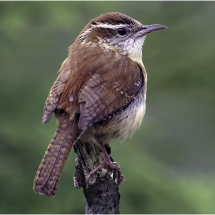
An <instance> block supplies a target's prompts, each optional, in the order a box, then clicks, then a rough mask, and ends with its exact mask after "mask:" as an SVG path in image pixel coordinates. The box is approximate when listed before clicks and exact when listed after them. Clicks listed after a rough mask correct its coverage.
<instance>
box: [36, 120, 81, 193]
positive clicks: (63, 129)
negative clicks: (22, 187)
mask: <svg viewBox="0 0 215 215" xmlns="http://www.w3.org/2000/svg"><path fill="white" fill-rule="evenodd" d="M74 118H75V117H74ZM77 133H78V122H77V119H74V120H72V121H70V120H69V117H62V118H61V120H60V123H59V125H58V128H57V130H56V132H55V135H54V137H53V138H52V140H51V143H50V144H49V146H48V148H47V150H46V153H45V155H44V157H43V159H42V161H41V163H40V166H39V168H38V170H37V173H36V176H35V179H34V184H33V189H34V191H35V192H37V193H39V194H44V195H46V196H54V195H55V192H56V190H57V186H58V182H59V180H60V176H61V173H62V170H63V167H64V164H65V162H66V159H67V157H68V155H69V152H70V150H71V148H72V146H73V144H74V142H75V140H76V138H77Z"/></svg>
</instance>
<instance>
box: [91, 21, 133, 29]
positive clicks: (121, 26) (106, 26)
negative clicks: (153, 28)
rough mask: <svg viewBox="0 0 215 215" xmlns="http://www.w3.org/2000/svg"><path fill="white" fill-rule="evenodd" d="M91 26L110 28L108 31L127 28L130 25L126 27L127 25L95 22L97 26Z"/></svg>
mask: <svg viewBox="0 0 215 215" xmlns="http://www.w3.org/2000/svg"><path fill="white" fill-rule="evenodd" d="M92 26H93V27H94V28H110V29H117V28H123V27H124V28H125V27H129V26H130V25H127V24H118V25H113V24H109V23H101V22H97V25H92Z"/></svg>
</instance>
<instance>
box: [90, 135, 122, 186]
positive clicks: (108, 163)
mask: <svg viewBox="0 0 215 215" xmlns="http://www.w3.org/2000/svg"><path fill="white" fill-rule="evenodd" d="M96 141H97V142H96V145H97V146H98V147H99V149H100V150H101V151H102V154H103V158H104V160H103V162H102V163H101V164H100V165H99V166H98V167H96V168H95V169H93V170H92V171H91V172H90V174H89V176H88V178H87V183H88V182H89V179H90V178H91V177H92V176H93V175H94V174H95V173H96V172H97V171H98V170H100V169H102V168H105V167H110V168H111V169H115V170H117V171H118V172H119V173H121V172H120V166H119V164H118V163H116V162H113V161H111V158H110V155H109V154H108V152H107V150H106V148H105V145H104V144H103V143H102V142H101V141H100V140H98V139H96Z"/></svg>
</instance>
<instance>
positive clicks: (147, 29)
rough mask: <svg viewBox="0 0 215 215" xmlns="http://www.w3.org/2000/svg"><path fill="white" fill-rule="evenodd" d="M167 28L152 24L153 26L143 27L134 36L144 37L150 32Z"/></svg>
mask: <svg viewBox="0 0 215 215" xmlns="http://www.w3.org/2000/svg"><path fill="white" fill-rule="evenodd" d="M165 28H167V26H165V25H160V24H153V25H143V26H142V28H141V29H140V30H139V31H138V32H137V33H136V34H135V37H141V36H144V35H146V34H148V33H150V32H153V31H158V30H162V29H165Z"/></svg>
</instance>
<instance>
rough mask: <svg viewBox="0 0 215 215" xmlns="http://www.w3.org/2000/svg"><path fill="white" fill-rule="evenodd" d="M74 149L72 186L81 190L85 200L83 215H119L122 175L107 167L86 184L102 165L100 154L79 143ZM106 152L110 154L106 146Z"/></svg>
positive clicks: (94, 147)
mask: <svg viewBox="0 0 215 215" xmlns="http://www.w3.org/2000/svg"><path fill="white" fill-rule="evenodd" d="M74 149H75V152H76V153H77V158H76V160H75V167H76V171H75V173H74V185H75V187H76V188H83V192H84V195H85V198H86V206H85V214H119V202H120V194H119V189H118V186H119V185H120V184H121V183H124V182H125V179H124V176H123V175H122V173H121V172H118V171H116V170H113V169H111V168H109V167H107V168H103V169H101V170H98V171H97V173H96V174H95V175H94V176H92V177H91V178H90V179H89V180H88V183H86V181H87V179H88V176H89V174H90V172H91V171H92V170H93V169H95V168H96V167H97V166H98V165H99V164H101V163H102V161H103V156H102V153H101V151H100V150H99V148H98V147H97V146H96V145H94V144H88V143H85V142H80V141H78V142H77V143H76V144H75V146H74ZM106 150H107V152H108V154H110V147H109V146H106ZM111 159H112V158H111ZM112 160H113V159H112Z"/></svg>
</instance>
